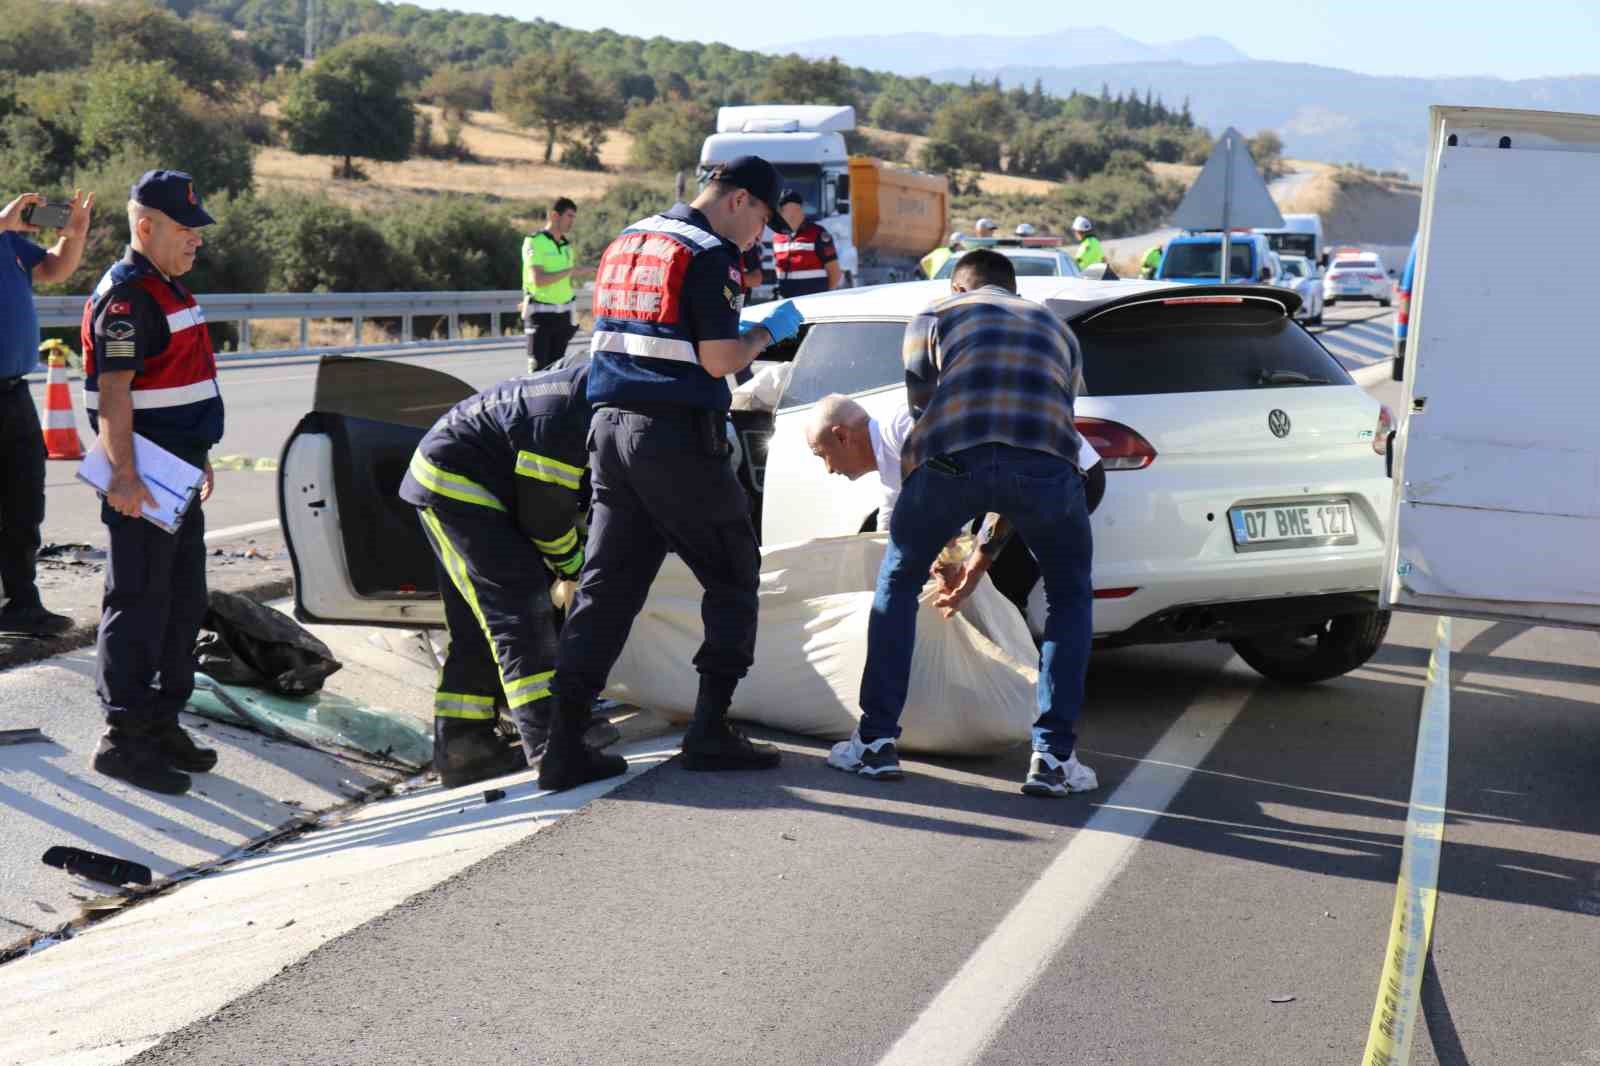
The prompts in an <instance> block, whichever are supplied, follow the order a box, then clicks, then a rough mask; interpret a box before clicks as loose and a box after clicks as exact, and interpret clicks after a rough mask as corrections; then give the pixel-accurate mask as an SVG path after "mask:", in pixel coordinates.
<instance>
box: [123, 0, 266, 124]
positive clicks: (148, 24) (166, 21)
mask: <svg viewBox="0 0 1600 1066" xmlns="http://www.w3.org/2000/svg"><path fill="white" fill-rule="evenodd" d="M95 22H96V26H95V38H96V40H97V41H98V42H99V43H98V45H97V47H96V48H95V54H94V64H95V65H96V66H98V65H100V64H101V63H103V62H108V61H109V62H136V63H137V62H145V63H165V64H167V68H168V69H169V70H171V71H172V73H173V75H174V76H175V77H177V78H178V79H179V80H180V81H182V82H183V83H184V84H185V85H187V86H188V87H189V88H191V89H194V90H195V91H196V92H199V93H201V94H202V95H204V96H206V97H207V98H208V99H211V100H215V101H223V100H228V99H230V98H232V97H233V96H234V95H235V94H236V93H237V92H238V91H239V89H240V87H241V86H242V85H243V84H244V80H245V65H244V63H243V62H241V61H240V59H239V58H238V57H237V56H236V55H235V53H234V44H233V41H232V40H231V39H230V38H229V36H228V32H227V30H225V29H223V27H222V26H221V25H220V24H218V23H216V22H213V21H211V20H210V19H208V18H190V19H181V18H178V17H177V16H176V15H174V14H172V13H171V12H170V11H166V10H164V9H163V8H161V7H159V6H158V5H156V4H154V3H151V2H150V0H114V2H113V3H109V4H107V5H105V6H104V7H102V8H99V9H98V10H97V11H96V17H95Z"/></svg>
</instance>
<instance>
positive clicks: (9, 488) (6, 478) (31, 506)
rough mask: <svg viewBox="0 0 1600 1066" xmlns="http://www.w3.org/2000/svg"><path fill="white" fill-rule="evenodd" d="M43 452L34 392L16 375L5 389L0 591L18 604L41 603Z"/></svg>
mask: <svg viewBox="0 0 1600 1066" xmlns="http://www.w3.org/2000/svg"><path fill="white" fill-rule="evenodd" d="M0 387H3V386H0ZM44 457H45V450H44V431H43V430H41V429H40V428H39V412H38V411H37V410H36V409H35V408H34V406H33V394H32V393H30V392H29V391H28V383H27V382H26V381H17V382H16V383H15V384H13V385H12V386H11V387H10V388H9V389H5V390H4V391H3V392H0V595H3V596H4V597H6V598H7V599H9V600H10V602H11V603H13V604H15V605H16V606H18V607H37V606H38V605H39V589H38V586H36V585H35V584H34V580H35V575H36V571H35V562H34V560H35V558H36V557H37V556H38V554H39V543H40V540H39V527H40V526H42V525H43V524H44V463H45V458H44Z"/></svg>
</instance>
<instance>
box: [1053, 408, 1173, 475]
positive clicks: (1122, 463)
mask: <svg viewBox="0 0 1600 1066" xmlns="http://www.w3.org/2000/svg"><path fill="white" fill-rule="evenodd" d="M1073 421H1074V422H1075V423H1076V424H1077V427H1078V432H1079V433H1081V434H1083V436H1084V439H1085V440H1087V441H1088V442H1089V444H1090V445H1091V446H1092V447H1093V448H1094V450H1095V451H1097V452H1099V453H1100V459H1101V461H1102V462H1104V463H1105V466H1106V470H1108V471H1110V470H1143V469H1144V468H1145V467H1147V466H1149V465H1150V464H1151V463H1153V462H1155V461H1156V450H1155V448H1153V447H1152V446H1151V445H1150V442H1149V441H1147V440H1145V439H1144V438H1143V437H1141V436H1140V435H1139V434H1137V433H1135V432H1134V431H1133V430H1131V429H1129V428H1128V427H1127V426H1125V425H1123V424H1122V423H1121V422H1111V421H1108V420H1107V419H1104V418H1078V419H1074V420H1073Z"/></svg>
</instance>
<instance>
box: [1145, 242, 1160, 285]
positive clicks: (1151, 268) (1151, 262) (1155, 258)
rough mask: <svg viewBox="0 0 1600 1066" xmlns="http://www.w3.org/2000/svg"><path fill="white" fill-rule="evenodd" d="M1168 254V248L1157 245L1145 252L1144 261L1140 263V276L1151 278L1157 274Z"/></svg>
mask: <svg viewBox="0 0 1600 1066" xmlns="http://www.w3.org/2000/svg"><path fill="white" fill-rule="evenodd" d="M1165 255H1166V249H1164V248H1162V247H1161V245H1159V244H1158V245H1155V246H1154V247H1152V248H1151V249H1150V250H1149V251H1148V252H1146V253H1144V261H1143V262H1141V263H1140V264H1139V276H1140V277H1141V278H1145V279H1147V280H1148V279H1149V278H1153V277H1155V276H1156V271H1158V270H1160V269H1161V259H1162V257H1163V256H1165Z"/></svg>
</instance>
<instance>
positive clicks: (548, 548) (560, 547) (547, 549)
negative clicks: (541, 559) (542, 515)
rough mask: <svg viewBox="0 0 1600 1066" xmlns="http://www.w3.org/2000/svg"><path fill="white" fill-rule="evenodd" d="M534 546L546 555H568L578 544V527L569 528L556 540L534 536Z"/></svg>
mask: <svg viewBox="0 0 1600 1066" xmlns="http://www.w3.org/2000/svg"><path fill="white" fill-rule="evenodd" d="M533 546H534V547H535V548H538V549H539V550H540V551H541V552H543V553H544V554H545V555H566V554H567V553H568V552H570V551H572V549H573V548H576V547H577V546H578V531H577V529H576V528H573V529H569V530H567V531H566V532H565V533H563V534H561V536H559V537H557V538H556V539H555V540H540V539H539V538H538V537H534V538H533Z"/></svg>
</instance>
